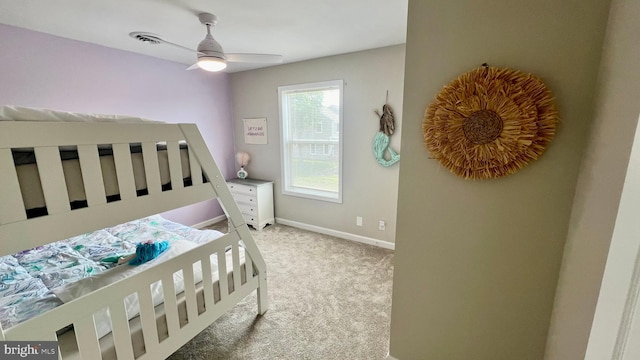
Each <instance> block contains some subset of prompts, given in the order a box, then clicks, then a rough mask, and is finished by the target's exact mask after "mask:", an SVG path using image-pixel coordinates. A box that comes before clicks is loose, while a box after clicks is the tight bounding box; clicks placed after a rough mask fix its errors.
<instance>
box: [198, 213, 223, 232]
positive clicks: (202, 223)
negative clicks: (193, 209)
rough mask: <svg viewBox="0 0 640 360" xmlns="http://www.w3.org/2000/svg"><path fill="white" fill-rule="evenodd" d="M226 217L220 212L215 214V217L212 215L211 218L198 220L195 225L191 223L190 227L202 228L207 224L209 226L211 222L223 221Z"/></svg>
mask: <svg viewBox="0 0 640 360" xmlns="http://www.w3.org/2000/svg"><path fill="white" fill-rule="evenodd" d="M226 219H227V217H226V216H225V215H224V214H222V215H220V216H216V217H214V218H212V219H209V220H205V221H203V222H199V223H197V224H195V225H191V227H193V228H196V229H202V228H205V227H207V226H211V225H213V224H217V223H219V222H220V221H223V220H226Z"/></svg>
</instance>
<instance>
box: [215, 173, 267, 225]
mask: <svg viewBox="0 0 640 360" xmlns="http://www.w3.org/2000/svg"><path fill="white" fill-rule="evenodd" d="M227 185H228V186H229V190H231V195H232V196H233V199H234V200H235V201H236V203H237V204H238V207H239V208H240V211H241V212H242V216H243V217H244V220H245V221H246V222H247V224H249V225H251V226H253V227H254V228H255V229H256V230H262V228H264V227H265V226H266V225H267V224H274V223H275V216H274V213H273V181H265V180H256V179H231V180H227Z"/></svg>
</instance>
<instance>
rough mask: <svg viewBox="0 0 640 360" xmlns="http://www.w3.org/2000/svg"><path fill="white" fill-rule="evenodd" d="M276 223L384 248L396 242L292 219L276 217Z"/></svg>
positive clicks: (393, 245)
mask: <svg viewBox="0 0 640 360" xmlns="http://www.w3.org/2000/svg"><path fill="white" fill-rule="evenodd" d="M276 223H279V224H282V225H288V226H292V227H295V228H298V229H303V230H309V231H313V232H317V233H321V234H325V235H331V236H335V237H339V238H341V239H346V240H351V241H357V242H359V243H364V244H369V245H374V246H378V247H381V248H385V249H391V250H395V248H396V244H394V243H392V242H388V241H384V240H378V239H374V238H370V237H366V236H362V235H356V234H351V233H347V232H343V231H338V230H333V229H327V228H324V227H320V226H315V225H309V224H305V223H301V222H297V221H293V220H287V219H283V218H278V217H277V218H276Z"/></svg>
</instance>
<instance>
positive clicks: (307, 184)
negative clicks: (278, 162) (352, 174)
mask: <svg viewBox="0 0 640 360" xmlns="http://www.w3.org/2000/svg"><path fill="white" fill-rule="evenodd" d="M342 89H343V82H342V80H337V81H327V82H321V83H312V84H302V85H292V86H281V87H279V88H278V96H279V100H280V123H281V129H282V140H281V141H282V144H281V146H282V164H283V170H282V178H283V192H284V193H285V194H287V195H296V196H303V197H310V198H316V199H321V200H328V201H335V202H342V191H341V188H342V186H341V179H340V177H341V174H342V154H341V149H342V146H341V144H342V142H341V134H340V130H341V129H342V124H341V123H342Z"/></svg>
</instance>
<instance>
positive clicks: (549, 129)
mask: <svg viewBox="0 0 640 360" xmlns="http://www.w3.org/2000/svg"><path fill="white" fill-rule="evenodd" d="M557 122H558V115H557V110H556V107H555V104H554V101H553V96H552V94H551V91H549V89H547V87H546V86H545V85H544V83H543V82H542V80H540V78H538V77H536V76H534V75H531V74H525V73H523V72H520V71H517V70H511V69H503V68H496V67H489V66H487V65H486V64H483V66H481V67H479V68H477V69H474V70H471V71H469V72H467V73H465V74H462V75H461V76H460V77H458V78H457V79H456V80H454V81H453V82H451V83H450V84H449V85H447V86H445V87H444V88H443V89H442V91H440V93H439V94H438V95H437V96H436V99H435V101H434V102H433V103H432V104H431V105H430V106H429V107H428V108H427V110H426V111H425V116H424V119H423V122H422V131H423V135H424V142H425V145H426V147H427V149H428V150H429V151H430V152H431V153H432V154H433V156H434V157H435V159H437V160H438V161H439V162H440V164H442V165H443V166H444V167H446V168H447V169H449V170H450V171H451V172H453V173H454V174H456V175H459V176H462V177H464V178H466V179H491V178H498V177H501V176H505V175H509V174H513V173H515V172H516V171H518V170H520V169H521V168H522V167H524V166H525V165H527V164H528V163H529V162H531V161H532V160H535V159H537V158H538V157H539V156H540V155H542V153H543V152H544V150H545V148H546V146H547V144H549V142H550V141H551V139H553V136H554V134H555V131H556V125H557Z"/></svg>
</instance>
